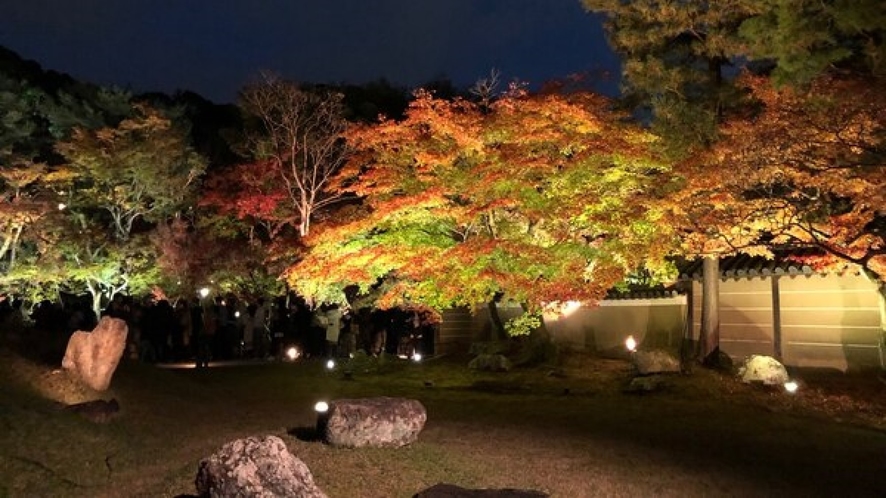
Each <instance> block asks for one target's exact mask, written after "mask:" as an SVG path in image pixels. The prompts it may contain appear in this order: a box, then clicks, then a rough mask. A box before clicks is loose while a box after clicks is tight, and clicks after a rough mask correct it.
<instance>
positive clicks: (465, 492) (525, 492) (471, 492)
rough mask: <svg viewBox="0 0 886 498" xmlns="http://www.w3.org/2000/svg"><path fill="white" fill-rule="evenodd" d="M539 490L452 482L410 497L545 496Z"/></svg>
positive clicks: (437, 485) (508, 497) (520, 497)
mask: <svg viewBox="0 0 886 498" xmlns="http://www.w3.org/2000/svg"><path fill="white" fill-rule="evenodd" d="M547 496H549V495H548V494H546V493H542V492H541V491H533V490H529V489H510V488H505V489H468V488H462V487H459V486H456V485H454V484H435V485H433V486H431V487H430V488H428V489H426V490H424V491H420V492H418V493H416V494H414V495H413V496H412V498H546V497H547Z"/></svg>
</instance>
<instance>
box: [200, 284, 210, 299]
mask: <svg viewBox="0 0 886 498" xmlns="http://www.w3.org/2000/svg"><path fill="white" fill-rule="evenodd" d="M198 292H199V294H200V297H202V298H204V299H206V296H208V295H209V287H203V288H201V289H200V290H199V291H198Z"/></svg>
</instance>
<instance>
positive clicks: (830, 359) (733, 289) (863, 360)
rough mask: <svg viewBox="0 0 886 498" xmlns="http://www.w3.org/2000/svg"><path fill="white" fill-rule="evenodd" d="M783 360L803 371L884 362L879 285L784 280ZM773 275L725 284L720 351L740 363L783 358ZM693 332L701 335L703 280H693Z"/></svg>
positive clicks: (850, 279) (842, 279) (817, 278)
mask: <svg viewBox="0 0 886 498" xmlns="http://www.w3.org/2000/svg"><path fill="white" fill-rule="evenodd" d="M775 287H777V292H778V299H777V301H778V302H779V304H780V306H779V313H778V314H777V315H778V316H777V318H778V323H779V326H780V329H781V351H782V359H783V362H784V363H785V364H786V365H792V366H798V367H821V368H836V369H838V370H848V369H860V368H876V367H879V366H881V363H880V345H879V341H880V335H881V327H880V301H879V296H878V293H877V285H876V283H874V282H871V281H870V280H868V279H867V278H865V277H864V276H862V275H855V274H843V275H783V276H780V277H778V285H777V286H775ZM773 291H774V286H773V285H772V278H771V277H767V278H759V277H757V278H740V279H725V280H722V281H721V282H720V347H721V349H722V350H723V351H725V352H726V353H727V354H729V355H730V356H731V357H733V358H744V357H745V356H748V355H750V354H767V355H773V354H774V353H775V349H776V344H775V326H776V325H775V324H776V322H775V319H776V313H774V309H773V303H774V302H776V300H774V299H773ZM692 296H693V299H692V305H693V308H694V319H693V323H692V330H693V332H694V334H695V337H697V336H698V331H699V328H700V323H699V319H700V317H701V283H700V282H693V292H692Z"/></svg>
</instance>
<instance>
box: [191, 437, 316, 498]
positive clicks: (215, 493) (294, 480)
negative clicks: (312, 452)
mask: <svg viewBox="0 0 886 498" xmlns="http://www.w3.org/2000/svg"><path fill="white" fill-rule="evenodd" d="M195 484H196V486H197V494H199V495H200V496H212V497H229V496H242V497H276V496H279V497H290V496H298V497H304V498H326V494H325V493H323V491H321V490H320V489H319V488H318V487H317V485H316V484H314V477H313V476H312V475H311V471H310V470H309V469H308V466H307V465H305V464H304V462H302V461H301V460H299V459H298V458H296V457H294V456H293V455H292V454H291V453H289V450H288V449H287V448H286V444H285V443H284V442H283V440H282V439H280V438H278V437H276V436H263V437H248V438H245V439H238V440H236V441H231V442H230V443H227V444H226V445H224V446H222V448H221V449H220V450H219V451H218V452H216V453H215V454H213V455H212V456H210V457H209V458H204V459H203V460H201V461H200V468H199V470H198V471H197V479H196V482H195Z"/></svg>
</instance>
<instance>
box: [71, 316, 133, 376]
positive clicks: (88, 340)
mask: <svg viewBox="0 0 886 498" xmlns="http://www.w3.org/2000/svg"><path fill="white" fill-rule="evenodd" d="M128 331H129V329H128V327H127V326H126V322H125V321H123V320H121V319H119V318H111V317H109V316H106V317H103V318H102V319H101V321H99V322H98V325H97V326H96V327H95V330H93V331H92V332H84V331H81V330H78V331H77V332H74V334H73V335H71V338H70V339H69V340H68V348H67V349H66V350H65V357H64V358H63V359H62V368H64V369H65V370H68V371H70V372H71V373H72V374H74V375H75V376H76V377H77V378H79V379H80V380H82V381H83V383H84V384H86V385H87V386H89V387H90V388H92V389H95V390H96V391H104V390H106V389H107V388H108V386H109V385H110V384H111V377H112V376H113V375H114V370H116V369H117V365H118V364H119V363H120V358H121V357H122V356H123V350H124V349H125V348H126V335H127V334H128Z"/></svg>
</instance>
